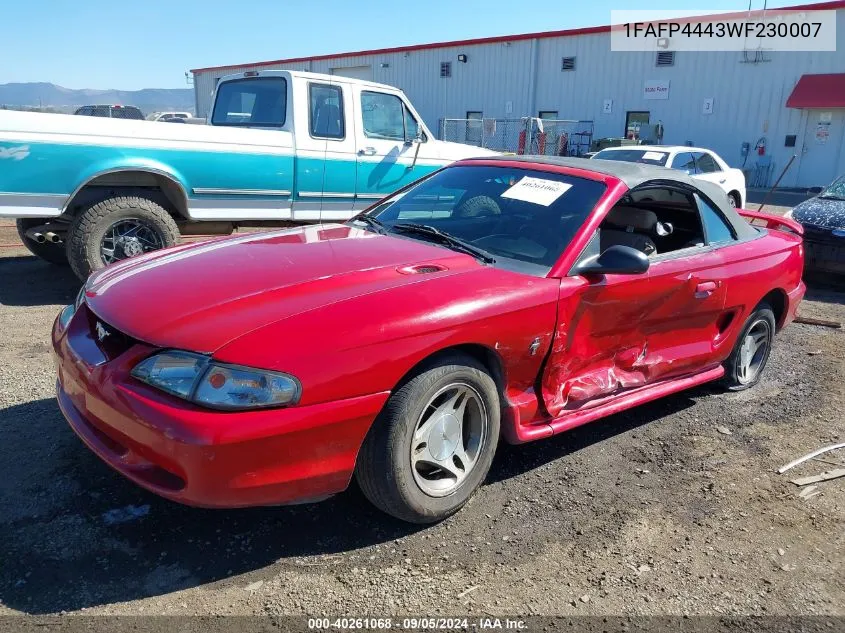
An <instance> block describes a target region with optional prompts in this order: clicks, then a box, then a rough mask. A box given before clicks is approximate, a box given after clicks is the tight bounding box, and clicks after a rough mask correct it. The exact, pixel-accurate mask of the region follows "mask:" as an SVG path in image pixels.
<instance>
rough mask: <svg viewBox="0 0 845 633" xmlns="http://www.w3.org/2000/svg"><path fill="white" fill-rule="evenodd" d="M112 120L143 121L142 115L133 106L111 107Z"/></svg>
mask: <svg viewBox="0 0 845 633" xmlns="http://www.w3.org/2000/svg"><path fill="white" fill-rule="evenodd" d="M111 117H112V118H113V119H133V120H136V121H143V120H144V114H143V113H142V112H141V111H140V110H139V109H138V108H136V107H134V106H113V107H112V109H111Z"/></svg>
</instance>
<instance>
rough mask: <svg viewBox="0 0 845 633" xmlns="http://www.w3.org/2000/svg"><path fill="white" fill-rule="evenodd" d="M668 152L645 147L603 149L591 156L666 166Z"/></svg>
mask: <svg viewBox="0 0 845 633" xmlns="http://www.w3.org/2000/svg"><path fill="white" fill-rule="evenodd" d="M668 157H669V154H667V153H666V152H658V151H655V150H647V149H603V150H602V151H600V152H599V153H598V154H596V155H595V156H593V158H600V159H601V160H621V161H624V162H626V163H645V164H646V165H660V166H661V167H665V166H666V159H667V158H668Z"/></svg>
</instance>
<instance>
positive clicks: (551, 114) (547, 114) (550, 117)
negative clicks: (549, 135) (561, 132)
mask: <svg viewBox="0 0 845 633" xmlns="http://www.w3.org/2000/svg"><path fill="white" fill-rule="evenodd" d="M539 117H540V118H541V119H543V120H544V121H554V120H556V119H557V110H540V114H539Z"/></svg>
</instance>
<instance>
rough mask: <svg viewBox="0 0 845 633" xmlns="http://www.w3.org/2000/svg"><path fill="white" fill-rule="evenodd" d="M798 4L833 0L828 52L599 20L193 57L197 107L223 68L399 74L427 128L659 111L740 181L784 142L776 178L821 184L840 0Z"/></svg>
mask: <svg viewBox="0 0 845 633" xmlns="http://www.w3.org/2000/svg"><path fill="white" fill-rule="evenodd" d="M800 8H802V9H829V10H835V11H836V27H837V51H836V52H760V51H735V52H685V51H671V50H669V51H661V52H613V51H611V46H610V27H609V26H599V27H591V28H580V29H571V30H563V31H549V32H543V33H529V34H522V35H513V36H504V37H490V38H482V39H473V40H463V41H453V42H439V43H433V44H423V45H419V46H403V47H397V48H386V49H380V50H368V51H360V52H355V53H343V54H336V55H320V56H316V57H302V58H295V59H282V60H275V61H267V62H258V63H251V64H243V65H231V66H219V67H213V68H198V69H195V70H193V71H192V72H193V74H194V90H195V97H196V108H197V114H198V116H207V115H208V110H209V107H210V104H211V100H212V94H213V91H214V87H215V85H216V82H217V80H218V79H219V78H220V77H222V76H224V75H229V74H233V73H238V72H244V71H248V70H262V69H263V70H267V69H290V70H307V71H311V72H319V73H326V74H338V75H344V76H348V77H356V78H361V79H367V80H371V81H377V82H380V83H385V84H390V85H393V86H397V87H399V88H401V89H402V90H404V91H405V93H406V94H407V95H408V97H409V98H410V99H411V101H412V103H413V104H414V106H415V107H416V109H417V110H418V112H419V113H420V115H421V116H422V117H423V118H424V119H425V122H426V124H427V125H428V127H429V128H430V129H431V130H432V131H433V132H434V133H435V134H442V133H443V132H444V130H446V127H445V126H444V123H443V121H444V120H447V119H458V120H467V119H469V120H477V119H482V118H484V119H498V120H516V121H518V120H519V119H520V118H521V117H541V118H545V119H570V120H578V121H584V122H591V123H590V127H591V128H592V134H593V138H604V137H625V136H626V135H628V134H629V133H630V132H631V131H632V130H636V129H637V128H638V127H639V126H640V125H642V124H643V123H652V124H654V123H658V122H659V123H661V124H662V126H663V138H662V143H663V144H667V145H683V144H692V145H698V146H704V147H708V148H711V149H713V150H715V151H716V152H717V153H719V154H720V155H721V156H722V157H723V158H724V159H725V160H726V161H727V162H728V163H730V164H731V165H732V166H735V167H741V168H743V169H744V170H745V171H746V176H747V178H748V179H749V183H748V184H749V185H750V186H753V185H761V186H765V185H771V184H773V183H774V180H775V179H776V178H777V176H778V175H779V174H780V172H781V171H782V170H783V168H784V167H785V166H786V165H787V163H788V162H789V160H790V157H792V156H793V155H795V159H794V161H793V163H792V165H791V166H790V168H789V170H788V171H787V173H786V175H785V176H784V178H783V180H782V181H781V183H780V186H786V187H791V186H792V187H817V186H823V185H826V184H828V183H829V182H830V181H832V180H833V179H834V178H835V177H837V176H839V175H841V174H843V173H845V0H838V1H835V2H825V3H820V4H812V5H804V6H803V7H800ZM648 86H650V87H651V88H652V89H651V90H647V89H646V88H647V87H648ZM655 86H657V87H659V90H657V91H656V92H657V94H655V90H654V87H655ZM655 97H658V98H655ZM482 133H483V131H482V130H481V125H480V124H479V125H478V126H475V125H472V126H465V128H464V129H463V130H462V132H461V134H462V136H461V137H460V138H449V137H448V136H447V138H445V140H458V141H461V142H477V141H478V138H477V136H478V135H480V134H482ZM761 148H762V149H761Z"/></svg>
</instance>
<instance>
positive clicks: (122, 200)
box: [67, 196, 179, 280]
mask: <svg viewBox="0 0 845 633" xmlns="http://www.w3.org/2000/svg"><path fill="white" fill-rule="evenodd" d="M178 242H179V227H177V226H176V222H175V221H174V220H173V218H172V217H170V214H169V213H168V212H167V211H165V210H164V208H163V207H162V206H161V205H159V204H158V203H157V202H154V201H153V200H150V199H149V198H144V197H142V196H125V197H124V196H120V197H116V198H107V199H106V200H101V201H100V202H97V203H96V204H93V205H91V206H89V207H88V208H87V209H85V210H83V211H82V212H81V213H80V214H79V215H78V216H76V218H75V219H74V221H73V223H72V224H71V225H70V229H69V230H68V240H67V258H68V261H69V262H70V267H71V268H72V269H73V272H74V273H76V276H77V277H79V278H80V279H83V280H84V279H86V278H87V277H88V275H90V274H91V273H92V272H94V271H95V270H99V269H100V268H103V267H104V266H106V265H108V264H112V263H114V262H116V261H120V260H121V259H127V258H129V257H135V256H136V255H142V254H143V253H149V252H151V251H155V250H158V249H160V248H167V247H168V246H175V245H176V244H177V243H178Z"/></svg>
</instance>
